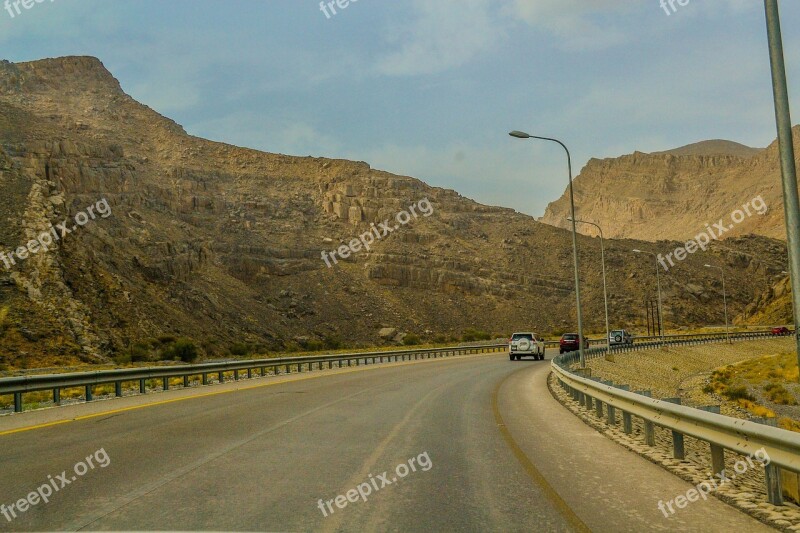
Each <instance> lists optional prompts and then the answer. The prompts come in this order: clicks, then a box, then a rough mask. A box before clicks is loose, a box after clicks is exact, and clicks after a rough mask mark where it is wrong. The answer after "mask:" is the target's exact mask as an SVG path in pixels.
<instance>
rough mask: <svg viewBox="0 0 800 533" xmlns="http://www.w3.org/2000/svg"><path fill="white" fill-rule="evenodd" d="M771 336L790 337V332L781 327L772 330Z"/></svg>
mask: <svg viewBox="0 0 800 533" xmlns="http://www.w3.org/2000/svg"><path fill="white" fill-rule="evenodd" d="M772 334H773V335H791V334H792V332H791V331H790V330H789V328H787V327H785V326H783V327H775V328H772Z"/></svg>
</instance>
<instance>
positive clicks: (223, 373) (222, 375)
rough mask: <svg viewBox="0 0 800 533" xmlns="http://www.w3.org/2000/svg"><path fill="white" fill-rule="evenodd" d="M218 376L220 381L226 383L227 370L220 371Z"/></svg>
mask: <svg viewBox="0 0 800 533" xmlns="http://www.w3.org/2000/svg"><path fill="white" fill-rule="evenodd" d="M218 377H219V382H220V383H225V372H219V375H218Z"/></svg>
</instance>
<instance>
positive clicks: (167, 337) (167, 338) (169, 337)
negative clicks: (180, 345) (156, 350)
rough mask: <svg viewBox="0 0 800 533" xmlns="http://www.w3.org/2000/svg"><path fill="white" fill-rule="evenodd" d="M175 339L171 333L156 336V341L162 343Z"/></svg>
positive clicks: (171, 341)
mask: <svg viewBox="0 0 800 533" xmlns="http://www.w3.org/2000/svg"><path fill="white" fill-rule="evenodd" d="M175 340H176V339H175V337H173V336H172V335H161V336H160V337H159V338H158V342H159V343H161V344H162V345H167V344H172V343H174V342H175Z"/></svg>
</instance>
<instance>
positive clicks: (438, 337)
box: [433, 335, 447, 344]
mask: <svg viewBox="0 0 800 533" xmlns="http://www.w3.org/2000/svg"><path fill="white" fill-rule="evenodd" d="M433 342H435V343H436V344H445V343H446V342H447V337H446V336H445V335H436V336H435V337H434V338H433Z"/></svg>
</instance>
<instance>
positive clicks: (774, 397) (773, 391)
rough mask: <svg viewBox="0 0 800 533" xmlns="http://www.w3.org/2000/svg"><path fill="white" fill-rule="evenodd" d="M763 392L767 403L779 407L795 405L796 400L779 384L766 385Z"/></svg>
mask: <svg viewBox="0 0 800 533" xmlns="http://www.w3.org/2000/svg"><path fill="white" fill-rule="evenodd" d="M764 392H765V393H766V397H767V399H768V400H769V401H771V402H773V403H777V404H779V405H797V399H796V398H795V397H794V396H793V395H792V393H791V392H789V391H788V390H786V387H784V386H783V385H781V384H780V383H767V384H766V385H764Z"/></svg>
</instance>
